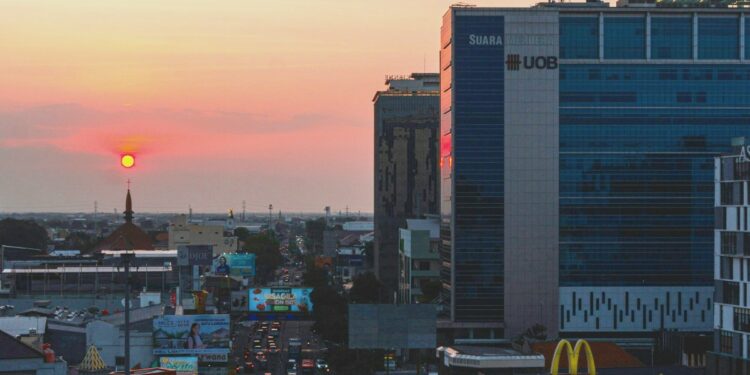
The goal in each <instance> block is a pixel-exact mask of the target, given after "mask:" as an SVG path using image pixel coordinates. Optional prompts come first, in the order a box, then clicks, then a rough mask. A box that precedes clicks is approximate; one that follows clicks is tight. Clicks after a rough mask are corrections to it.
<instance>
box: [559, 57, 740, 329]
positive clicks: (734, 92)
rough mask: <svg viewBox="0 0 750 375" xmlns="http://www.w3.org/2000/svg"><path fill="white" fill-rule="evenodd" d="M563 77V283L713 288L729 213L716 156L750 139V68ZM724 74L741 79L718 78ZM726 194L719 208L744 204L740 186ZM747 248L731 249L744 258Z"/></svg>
mask: <svg viewBox="0 0 750 375" xmlns="http://www.w3.org/2000/svg"><path fill="white" fill-rule="evenodd" d="M560 70H561V71H560V96H559V97H560V117H559V118H560V138H559V140H560V172H559V174H560V182H559V189H560V219H559V220H560V285H562V286H578V285H599V286H625V285H644V284H645V285H707V284H709V283H711V282H712V281H713V272H714V260H713V246H714V231H713V228H714V225H715V222H714V218H715V217H716V216H718V217H720V218H723V217H724V212H725V211H724V209H719V210H715V208H714V160H713V155H719V154H722V153H728V152H730V151H731V145H730V140H731V138H732V137H737V136H742V135H747V129H748V128H749V127H750V90H748V89H747V87H748V84H749V83H750V66H748V65H739V64H736V65H735V64H712V65H699V64H690V65H686V64H606V65H601V64H575V65H572V64H563V65H561V67H560ZM592 71H595V72H596V74H592ZM722 71H726V72H725V74H731V75H733V76H734V77H735V78H734V79H731V80H719V76H720V74H721V73H720V72H722ZM678 92H679V93H689V94H688V96H689V97H690V99H691V100H690V102H687V103H678V102H677V99H676V98H677V95H678V94H677V93H678ZM699 93H705V100H706V102H705V103H700V102H699V98H701V97H702V96H703V94H699ZM618 97H619V98H620V99H625V98H626V97H627V98H628V100H633V99H634V100H635V102H631V103H627V102H625V101H624V100H622V101H621V102H618V101H613V100H612V99H617V98H618ZM618 100H619V99H618ZM701 100H702V99H701ZM729 103H734V104H731V105H730V104H729ZM746 164H748V167H750V163H746ZM743 167H744V166H743ZM737 168H739V166H738V167H737ZM744 173H747V172H745V171H744V170H742V171H741V170H740V169H735V172H734V174H735V175H740V174H744ZM721 190H722V197H721V198H722V202H723V203H724V204H731V203H729V202H737V203H736V204H740V203H741V198H742V194H740V193H741V192H742V190H741V185H740V184H733V183H731V182H730V183H727V184H725V185H722V189H721ZM732 214H733V215H735V213H734V212H733V213H732ZM716 225H719V226H721V227H723V226H724V223H723V222H722V221H718V222H717V223H716ZM733 240H734V239H733ZM742 240H743V241H742V244H740V241H739V239H737V241H736V242H735V241H733V242H734V243H736V246H738V247H737V248H733V249H729V248H727V249H726V250H725V251H732V252H737V251H738V250H737V249H741V250H739V251H741V252H744V251H748V250H745V249H746V247H747V246H748V245H745V243H746V241H745V238H744V237H743V238H742ZM747 243H748V244H750V241H747ZM604 265H606V267H605V266H604ZM717 268H718V266H717ZM656 319H657V321H658V316H657V317H656ZM707 319H709V320H710V317H708V318H707ZM591 321H592V322H593V319H592V320H591Z"/></svg>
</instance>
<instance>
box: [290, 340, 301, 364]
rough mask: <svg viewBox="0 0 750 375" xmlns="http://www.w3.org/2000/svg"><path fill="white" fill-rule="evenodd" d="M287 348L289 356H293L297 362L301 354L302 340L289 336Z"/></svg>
mask: <svg viewBox="0 0 750 375" xmlns="http://www.w3.org/2000/svg"><path fill="white" fill-rule="evenodd" d="M287 349H288V350H289V358H294V359H296V360H297V361H298V362H299V360H300V356H301V354H302V340H301V339H299V338H297V337H292V338H290V339H289V343H288V345H287Z"/></svg>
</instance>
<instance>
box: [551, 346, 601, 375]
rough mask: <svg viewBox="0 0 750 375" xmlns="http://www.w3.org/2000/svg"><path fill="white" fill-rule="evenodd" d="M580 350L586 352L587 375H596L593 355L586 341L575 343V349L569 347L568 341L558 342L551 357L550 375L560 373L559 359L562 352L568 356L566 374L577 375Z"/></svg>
mask: <svg viewBox="0 0 750 375" xmlns="http://www.w3.org/2000/svg"><path fill="white" fill-rule="evenodd" d="M581 349H585V350H586V364H587V365H588V371H589V375H596V364H594V354H593V353H592V352H591V347H590V346H589V343H588V342H586V340H578V341H576V346H575V348H573V347H571V345H570V342H569V341H568V340H560V342H559V343H558V344H557V348H555V354H554V355H553V356H552V364H551V365H550V373H551V374H552V375H558V374H559V372H560V357H561V356H562V352H563V351H565V352H566V353H567V355H568V373H569V374H570V375H578V360H579V359H580V357H581Z"/></svg>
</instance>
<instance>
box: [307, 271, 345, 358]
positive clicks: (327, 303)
mask: <svg viewBox="0 0 750 375" xmlns="http://www.w3.org/2000/svg"><path fill="white" fill-rule="evenodd" d="M310 302H312V305H313V306H314V309H313V313H312V315H313V320H314V321H315V322H314V323H313V327H312V329H313V331H315V332H316V333H317V334H319V335H320V337H321V338H322V339H323V340H326V341H331V342H333V343H336V344H338V345H343V344H344V343H345V342H346V339H347V334H348V333H347V332H348V327H347V324H348V323H347V322H348V319H347V314H348V304H347V302H346V298H344V297H343V296H341V295H340V294H338V293H336V290H334V289H333V288H332V287H330V286H327V285H325V286H319V287H316V288H315V289H314V290H313V292H312V293H311V294H310Z"/></svg>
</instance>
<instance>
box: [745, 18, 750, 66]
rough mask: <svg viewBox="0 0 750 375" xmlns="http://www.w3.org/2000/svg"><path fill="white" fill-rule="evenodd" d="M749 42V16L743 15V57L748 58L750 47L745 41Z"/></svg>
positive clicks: (749, 56) (749, 57)
mask: <svg viewBox="0 0 750 375" xmlns="http://www.w3.org/2000/svg"><path fill="white" fill-rule="evenodd" d="M748 42H750V17H745V58H746V59H750V48H748V45H747V43H748Z"/></svg>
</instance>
